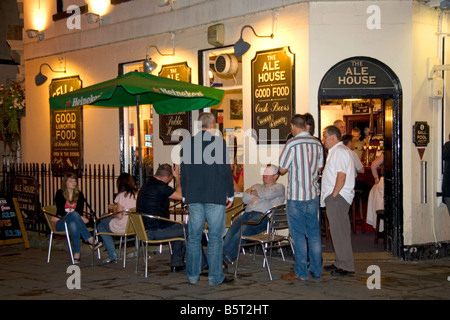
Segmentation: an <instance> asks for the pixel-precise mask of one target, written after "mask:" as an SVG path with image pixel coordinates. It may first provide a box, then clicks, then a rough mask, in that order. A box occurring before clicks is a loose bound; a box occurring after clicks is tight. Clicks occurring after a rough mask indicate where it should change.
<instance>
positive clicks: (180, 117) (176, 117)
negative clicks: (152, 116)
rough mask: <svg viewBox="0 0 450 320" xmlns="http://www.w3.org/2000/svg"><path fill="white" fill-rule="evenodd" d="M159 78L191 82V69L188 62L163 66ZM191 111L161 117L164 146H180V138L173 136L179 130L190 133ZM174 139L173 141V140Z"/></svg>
mask: <svg viewBox="0 0 450 320" xmlns="http://www.w3.org/2000/svg"><path fill="white" fill-rule="evenodd" d="M158 76H160V77H165V78H170V79H173V80H178V81H184V82H191V68H189V67H188V65H187V62H180V63H174V64H168V65H163V66H162V67H161V71H160V72H159V74H158ZM190 128H191V111H185V112H178V113H172V114H160V115H159V137H160V138H161V140H162V142H163V144H164V145H170V144H178V143H179V141H180V137H177V136H175V135H174V136H173V137H172V134H173V132H174V131H175V130H177V129H185V130H187V131H189V132H190ZM172 138H173V139H172Z"/></svg>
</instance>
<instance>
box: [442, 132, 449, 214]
mask: <svg viewBox="0 0 450 320" xmlns="http://www.w3.org/2000/svg"><path fill="white" fill-rule="evenodd" d="M448 139H449V140H450V134H449V135H448ZM442 160H443V161H444V179H443V180H442V199H443V200H444V201H443V202H444V203H445V204H446V205H447V209H448V213H449V214H450V141H447V142H446V143H445V144H444V149H443V150H442Z"/></svg>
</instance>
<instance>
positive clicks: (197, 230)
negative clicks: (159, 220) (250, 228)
mask: <svg viewBox="0 0 450 320" xmlns="http://www.w3.org/2000/svg"><path fill="white" fill-rule="evenodd" d="M205 221H206V222H207V223H208V250H207V259H208V265H209V272H208V280H209V284H211V285H216V284H220V283H222V281H223V280H224V279H225V274H224V273H223V270H222V262H223V236H224V234H225V206H224V205H219V204H212V203H190V204H189V223H188V228H189V237H188V240H187V250H186V275H187V278H188V281H189V282H190V283H193V284H194V283H197V281H198V278H199V276H200V272H201V268H202V243H201V241H202V234H203V228H204V226H205Z"/></svg>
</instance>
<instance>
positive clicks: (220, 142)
mask: <svg viewBox="0 0 450 320" xmlns="http://www.w3.org/2000/svg"><path fill="white" fill-rule="evenodd" d="M199 121H200V122H201V125H202V130H201V131H200V132H199V133H197V134H196V135H195V136H193V137H191V138H190V139H185V140H183V142H182V143H181V153H180V156H181V189H182V190H183V198H184V202H185V203H186V204H187V205H189V224H188V228H189V237H188V240H187V249H186V275H187V278H188V281H189V282H190V283H192V284H195V283H197V281H198V279H199V276H200V272H201V265H202V254H201V252H202V250H201V249H202V247H201V246H202V244H201V239H202V233H203V228H204V225H205V221H206V222H207V224H208V250H207V258H208V265H209V271H208V280H209V283H210V284H211V285H218V284H222V283H225V282H229V281H231V280H230V279H228V278H226V277H225V274H224V272H223V270H222V259H223V235H224V234H225V210H226V208H230V207H231V206H232V205H233V200H234V186H233V175H232V172H231V166H230V161H229V157H228V151H227V147H226V144H225V141H224V139H223V137H222V136H216V135H214V134H213V132H214V130H215V128H216V120H215V118H214V115H213V114H211V113H202V114H200V116H199Z"/></svg>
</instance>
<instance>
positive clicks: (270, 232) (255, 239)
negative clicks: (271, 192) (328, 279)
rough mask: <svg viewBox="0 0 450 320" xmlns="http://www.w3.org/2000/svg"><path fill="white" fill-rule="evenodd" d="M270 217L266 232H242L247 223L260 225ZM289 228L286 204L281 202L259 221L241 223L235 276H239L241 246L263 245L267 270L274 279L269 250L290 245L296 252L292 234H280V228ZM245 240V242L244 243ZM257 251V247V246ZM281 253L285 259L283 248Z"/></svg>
mask: <svg viewBox="0 0 450 320" xmlns="http://www.w3.org/2000/svg"><path fill="white" fill-rule="evenodd" d="M266 217H268V221H267V228H266V231H265V232H262V233H260V234H257V235H253V236H244V235H243V234H242V230H243V227H244V226H246V225H258V224H260V223H262V221H263V220H264V219H265V218H266ZM283 229H284V230H288V222H287V217H286V205H285V204H281V205H277V206H274V207H272V208H271V209H269V210H268V211H267V212H265V213H264V215H263V216H262V217H261V219H259V220H258V221H245V222H243V223H242V225H241V236H240V238H241V241H240V243H239V249H238V256H237V259H236V268H235V270H234V276H235V277H237V271H238V266H239V257H240V254H241V248H242V247H243V246H256V245H258V244H259V245H261V248H262V251H263V254H264V263H263V265H266V267H267V271H268V273H269V277H270V280H272V273H271V271H270V262H269V259H268V258H267V251H268V250H269V249H270V250H271V249H273V248H279V249H281V248H282V247H283V246H286V245H290V246H291V249H292V252H294V248H293V246H292V241H291V237H290V235H287V236H285V235H280V234H278V231H280V230H283ZM243 241H244V243H243ZM255 252H256V248H255ZM281 255H282V258H283V261H284V254H283V251H282V250H281Z"/></svg>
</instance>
